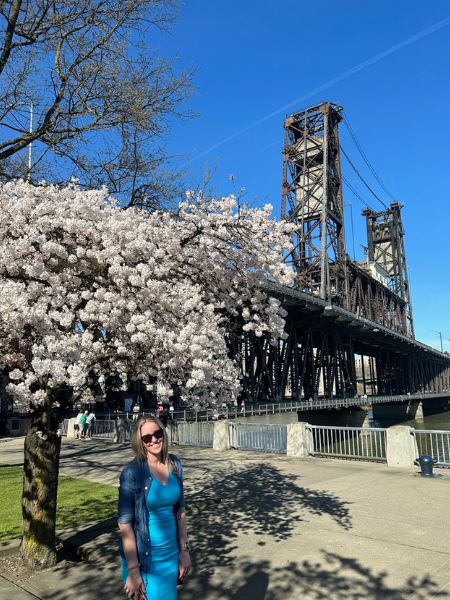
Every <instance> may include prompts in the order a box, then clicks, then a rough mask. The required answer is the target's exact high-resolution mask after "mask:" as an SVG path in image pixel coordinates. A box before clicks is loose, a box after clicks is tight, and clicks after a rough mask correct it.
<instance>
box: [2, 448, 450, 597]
mask: <svg viewBox="0 0 450 600" xmlns="http://www.w3.org/2000/svg"><path fill="white" fill-rule="evenodd" d="M22 444H23V440H11V441H3V442H2V443H1V444H0V462H1V463H3V464H5V463H10V464H11V461H12V463H13V464H20V463H21V462H22V460H23V457H22ZM171 451H172V452H175V453H176V454H177V455H178V456H179V457H180V458H181V460H182V462H183V465H184V469H185V475H186V493H187V496H188V502H189V504H190V510H189V535H190V538H191V542H192V544H193V547H194V550H193V563H194V568H193V574H192V577H191V579H190V581H189V584H188V585H187V587H186V588H183V589H181V590H180V594H179V597H180V600H197V599H198V598H202V600H222V599H223V600H249V599H251V600H291V599H292V600H294V599H295V600H298V598H302V599H304V600H305V599H307V600H319V599H320V598H324V597H326V598H329V599H331V600H343V599H344V598H345V599H348V598H351V597H354V598H356V597H358V598H359V599H363V600H364V599H366V598H367V600H369V599H370V600H373V599H377V600H378V599H380V600H381V599H383V600H385V599H386V598H395V600H410V599H411V598H414V599H419V600H431V599H432V598H434V597H435V596H436V595H439V596H440V598H443V599H445V598H446V597H447V596H448V595H449V593H448V591H447V588H448V587H449V586H450V550H449V548H450V544H449V541H450V536H449V529H450V527H449V523H448V497H449V494H450V473H447V471H446V470H443V471H442V472H443V477H441V478H439V479H432V480H430V479H424V478H421V477H415V473H416V472H417V469H406V470H404V469H395V468H388V467H386V466H385V465H382V464H369V463H363V462H350V461H340V460H327V459H313V458H309V459H303V460H299V459H296V458H293V457H287V456H284V455H271V454H260V453H256V452H238V451H233V450H232V451H229V452H225V453H218V452H215V451H213V450H212V449H208V448H193V447H172V448H171ZM131 458H132V454H131V449H130V446H129V444H111V443H105V442H92V443H91V442H89V443H83V444H81V443H80V442H78V443H77V442H73V441H69V440H64V442H63V450H62V458H61V473H63V474H66V475H71V476H75V477H79V478H81V479H89V480H93V481H100V482H103V483H109V484H110V485H117V484H118V476H119V472H120V470H121V469H122V468H123V466H124V465H125V464H126V463H127V462H128V460H130V459H131ZM219 499H220V503H219V504H217V501H218V500H219ZM80 501H82V498H80ZM78 535H80V534H78ZM84 535H85V536H86V535H88V537H89V538H90V539H88V540H86V539H85V540H84V544H81V545H82V546H85V547H88V548H90V552H91V558H92V560H91V561H88V562H81V563H70V564H67V565H64V566H62V567H61V568H59V569H54V570H51V571H47V572H46V573H43V574H39V575H34V576H33V577H30V578H28V579H25V580H23V581H19V582H17V583H16V584H8V583H7V582H5V581H2V582H1V583H0V595H1V597H4V598H7V597H11V596H12V595H13V594H14V596H15V597H16V598H17V597H18V598H19V600H31V598H36V597H37V598H39V599H42V600H63V599H64V600H71V599H72V598H73V599H75V597H76V598H77V600H88V599H89V600H91V599H92V598H94V597H95V598H96V599H98V600H103V599H104V600H110V599H111V598H117V597H119V598H120V597H122V594H123V591H122V587H123V586H122V584H121V581H120V576H119V572H118V559H117V552H116V547H117V541H118V534H117V529H116V528H115V527H114V526H113V527H112V528H110V530H108V531H104V532H102V530H101V529H99V528H97V529H95V528H92V529H91V530H90V528H84ZM75 536H76V534H75V533H73V534H72V536H69V539H70V538H72V539H74V538H75ZM79 539H81V538H79ZM9 585H10V586H13V585H14V586H15V587H14V589H13V588H10V587H8V586H9ZM17 585H18V586H19V587H16V586H17ZM2 586H3V587H2ZM31 594H33V595H31ZM123 597H124V598H125V595H123ZM151 597H152V596H151V594H149V598H151Z"/></svg>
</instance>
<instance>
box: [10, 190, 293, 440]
mask: <svg viewBox="0 0 450 600" xmlns="http://www.w3.org/2000/svg"><path fill="white" fill-rule="evenodd" d="M193 194H194V193H193V192H192V194H191V193H190V192H189V191H188V192H187V193H186V196H187V201H184V202H182V203H180V206H179V211H178V213H177V214H176V215H174V214H172V213H168V212H155V213H151V214H149V213H147V212H145V211H140V210H137V209H128V210H126V211H123V210H121V209H120V207H119V205H118V203H117V202H116V201H114V200H112V199H110V198H108V196H107V193H106V191H105V190H97V191H96V190H93V191H89V192H85V191H81V190H80V189H78V188H77V186H76V184H75V183H72V184H70V185H69V186H67V187H66V188H63V189H61V188H57V187H53V186H46V185H42V186H40V187H33V186H31V185H29V184H28V183H26V182H23V181H19V182H15V183H8V184H2V185H0V200H1V206H2V210H1V211H0V325H1V328H2V336H0V355H2V356H9V355H11V353H12V349H13V348H16V347H17V345H18V344H19V343H26V344H28V350H27V352H25V351H24V352H23V353H22V354H20V352H19V357H18V358H16V359H15V360H16V363H15V365H20V367H17V368H14V369H13V370H12V372H11V373H10V379H11V383H10V384H9V386H8V391H9V392H10V393H12V394H13V395H14V397H15V399H16V400H18V401H20V402H21V403H22V404H23V405H27V406H30V407H31V408H32V407H33V406H35V405H36V404H41V403H43V402H46V401H49V400H47V398H51V397H52V395H51V394H47V391H48V390H50V391H51V390H55V389H58V388H60V387H61V386H67V387H70V388H72V389H73V391H74V396H76V395H78V396H79V395H81V394H83V393H84V392H85V390H86V388H87V385H88V373H89V372H90V371H92V370H94V371H95V372H96V373H97V374H98V375H101V376H103V375H105V374H108V373H111V372H124V373H130V374H132V376H133V377H140V378H142V380H143V381H144V382H145V383H146V384H148V386H151V384H150V382H149V378H150V377H156V378H157V380H158V382H159V386H161V389H162V390H163V391H164V394H162V395H164V396H170V395H171V393H172V389H173V385H174V384H177V385H178V387H179V388H180V391H181V394H182V395H184V396H186V397H191V398H193V399H194V400H196V399H199V398H201V397H202V396H203V395H207V396H208V397H214V398H217V399H218V400H220V399H221V398H223V397H229V396H230V395H232V394H237V393H238V392H239V385H240V383H239V376H240V364H239V361H238V360H236V361H233V360H232V359H231V358H230V356H229V353H228V350H227V328H228V322H229V319H230V318H234V317H236V316H239V315H240V316H241V317H242V318H243V319H244V320H245V326H244V330H245V331H253V332H255V334H256V335H257V336H262V335H266V334H270V337H271V340H272V341H276V339H278V338H280V337H284V335H285V334H284V320H283V317H284V316H285V312H284V311H283V309H282V308H281V306H280V303H279V301H278V300H276V299H274V298H272V297H269V296H267V294H266V293H265V292H264V291H263V289H262V286H264V284H265V283H266V282H267V281H268V280H269V281H272V282H275V283H279V284H282V285H290V284H291V282H292V271H291V270H290V269H289V268H288V267H287V266H286V265H285V264H284V262H283V258H282V253H283V251H289V249H290V240H289V236H288V235H287V234H288V233H289V225H288V224H287V223H285V222H282V223H280V222H277V221H276V220H275V219H273V218H272V208H271V207H270V205H265V206H264V207H263V208H262V209H254V208H250V207H248V206H246V205H244V206H240V207H238V205H237V200H236V198H235V197H234V196H229V197H225V198H217V199H207V198H205V197H204V196H203V194H199V195H198V196H197V201H196V202H195V203H192V202H190V201H189V200H191V199H192V198H193ZM30 356H31V357H32V359H31V360H30V359H29V358H28V357H30ZM5 364H6V362H5ZM1 365H2V363H1V362H0V368H2V367H1ZM10 370H11V369H10ZM42 435H45V434H42Z"/></svg>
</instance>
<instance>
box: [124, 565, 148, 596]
mask: <svg viewBox="0 0 450 600" xmlns="http://www.w3.org/2000/svg"><path fill="white" fill-rule="evenodd" d="M124 590H125V591H126V593H127V594H128V598H133V600H146V596H145V585H144V582H143V581H142V577H141V572H140V571H139V569H133V570H132V571H130V572H129V573H128V577H127V580H126V582H125V585H124Z"/></svg>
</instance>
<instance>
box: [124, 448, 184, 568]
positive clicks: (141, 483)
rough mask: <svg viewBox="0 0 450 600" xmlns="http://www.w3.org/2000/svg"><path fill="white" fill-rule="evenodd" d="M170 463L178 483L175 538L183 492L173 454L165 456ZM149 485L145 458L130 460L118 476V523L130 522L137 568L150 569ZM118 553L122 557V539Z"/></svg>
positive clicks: (181, 475) (180, 471) (174, 510)
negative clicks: (142, 459)
mask: <svg viewBox="0 0 450 600" xmlns="http://www.w3.org/2000/svg"><path fill="white" fill-rule="evenodd" d="M169 457H170V459H171V461H172V464H173V466H174V470H173V473H174V475H175V476H176V477H177V479H178V483H179V484H180V497H179V499H178V500H177V502H176V503H175V504H174V507H173V513H174V518H175V523H176V528H177V539H178V511H179V509H180V508H184V507H185V501H184V493H183V467H182V466H181V462H180V461H179V459H178V458H177V457H176V456H175V455H174V454H170V455H169ZM151 485H152V477H151V475H150V469H149V466H148V463H147V461H140V460H137V459H135V460H133V462H131V463H130V464H129V465H128V466H126V467H125V469H124V470H123V471H122V473H121V475H120V487H119V508H118V518H117V521H118V523H130V524H131V525H133V529H134V533H135V535H136V546H137V553H138V560H139V564H140V565H141V571H143V572H148V571H149V570H150V559H149V551H150V530H149V513H148V510H147V497H148V494H149V491H150V486H151ZM119 552H120V555H121V556H122V558H125V554H124V551H123V545H122V541H120V546H119Z"/></svg>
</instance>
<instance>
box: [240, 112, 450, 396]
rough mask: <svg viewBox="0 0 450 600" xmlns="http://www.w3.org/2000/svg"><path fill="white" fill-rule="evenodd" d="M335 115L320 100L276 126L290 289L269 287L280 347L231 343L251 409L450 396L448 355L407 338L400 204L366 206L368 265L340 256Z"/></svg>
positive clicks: (252, 341) (410, 332)
mask: <svg viewBox="0 0 450 600" xmlns="http://www.w3.org/2000/svg"><path fill="white" fill-rule="evenodd" d="M342 110H343V109H342V107H341V106H337V105H334V104H331V103H329V102H323V103H321V104H317V105H314V106H311V107H309V108H306V109H304V110H302V111H300V112H298V113H295V114H292V115H289V116H288V117H287V118H286V120H285V122H284V129H285V140H284V147H283V183H282V208H281V218H282V219H284V220H286V221H287V222H290V223H292V224H294V231H293V233H292V242H293V249H292V251H291V252H290V254H289V255H288V256H286V261H287V263H288V264H290V265H291V266H292V268H293V269H294V271H295V284H294V286H293V287H291V288H290V287H289V288H288V287H276V286H274V285H271V284H270V283H269V284H268V285H267V291H268V292H269V293H270V294H272V295H273V296H275V297H277V298H279V299H280V300H281V302H282V305H283V307H284V308H285V309H286V311H287V313H288V314H287V318H286V334H287V338H286V339H285V340H279V341H278V342H277V343H276V344H275V345H273V344H272V343H271V340H270V339H268V338H267V337H266V338H265V337H259V338H258V337H256V336H254V334H253V333H249V334H245V335H242V336H241V337H238V338H234V339H233V340H231V341H230V351H231V352H232V353H234V354H236V355H238V356H239V357H240V359H241V360H242V365H243V386H244V392H243V396H244V397H245V398H246V399H247V401H249V402H250V403H253V402H266V401H276V402H280V401H282V400H285V399H292V400H301V399H302V398H303V399H310V398H311V399H313V400H317V399H318V398H320V397H321V398H326V399H332V398H342V399H351V398H356V397H360V396H369V397H370V396H373V397H375V396H389V397H390V398H391V401H394V402H395V401H396V399H397V398H398V401H403V400H404V395H405V394H406V395H410V394H421V393H422V394H423V393H427V392H428V393H432V394H433V396H435V395H436V394H439V393H442V392H447V391H448V390H450V356H448V355H446V354H443V353H441V352H438V351H437V350H434V349H433V348H430V347H429V346H426V345H425V344H422V343H420V342H418V341H416V340H415V339H414V325H413V315H412V304H411V296H410V288H409V282H408V269H407V264H406V254H405V247H404V241H403V237H404V233H405V232H404V228H403V224H402V219H401V209H402V205H401V204H399V203H398V202H396V201H394V202H392V203H391V204H390V206H386V205H385V204H384V207H383V210H381V211H379V212H376V211H374V210H372V209H370V208H367V209H365V210H364V211H363V213H362V214H363V215H364V216H365V218H366V224H367V246H366V247H365V250H366V260H365V261H353V260H352V259H351V258H350V256H349V255H348V254H347V253H346V249H345V237H344V203H343V194H342V175H341V148H340V143H339V123H340V122H341V121H342V120H343V117H342ZM342 152H343V151H342ZM344 154H345V153H344ZM347 158H348V157H347ZM444 395H447V394H444ZM365 403H366V404H367V400H366V401H365Z"/></svg>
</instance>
